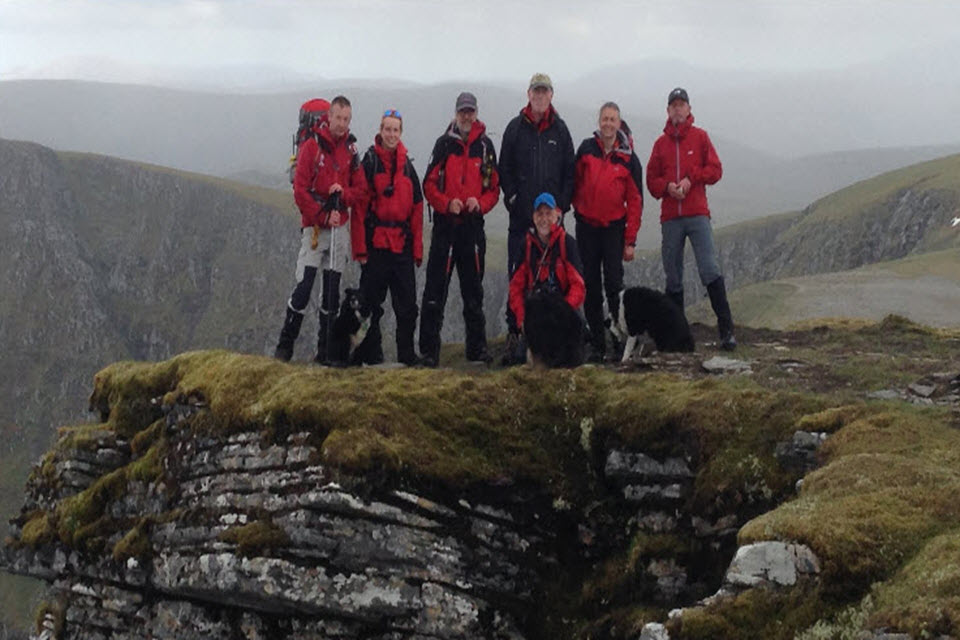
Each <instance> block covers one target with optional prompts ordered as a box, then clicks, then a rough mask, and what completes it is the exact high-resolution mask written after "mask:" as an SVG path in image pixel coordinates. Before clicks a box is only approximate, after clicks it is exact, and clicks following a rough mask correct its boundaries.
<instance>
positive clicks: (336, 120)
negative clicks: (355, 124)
mask: <svg viewBox="0 0 960 640" xmlns="http://www.w3.org/2000/svg"><path fill="white" fill-rule="evenodd" d="M352 117H353V115H352V110H351V109H350V107H344V106H342V105H339V104H335V105H333V106H332V107H330V133H332V134H333V137H334V138H342V137H343V136H345V135H346V133H347V131H349V130H350V119H351V118H352Z"/></svg>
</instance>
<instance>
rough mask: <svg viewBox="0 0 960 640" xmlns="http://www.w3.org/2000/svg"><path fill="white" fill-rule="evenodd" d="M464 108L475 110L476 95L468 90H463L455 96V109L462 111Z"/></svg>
mask: <svg viewBox="0 0 960 640" xmlns="http://www.w3.org/2000/svg"><path fill="white" fill-rule="evenodd" d="M464 109H473V110H474V111H476V110H477V96H475V95H473V94H472V93H470V92H469V91H464V92H463V93H461V94H460V95H458V96H457V111H463V110H464Z"/></svg>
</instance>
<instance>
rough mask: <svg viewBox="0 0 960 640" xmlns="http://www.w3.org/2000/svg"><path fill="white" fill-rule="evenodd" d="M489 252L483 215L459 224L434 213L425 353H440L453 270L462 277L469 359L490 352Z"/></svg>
mask: <svg viewBox="0 0 960 640" xmlns="http://www.w3.org/2000/svg"><path fill="white" fill-rule="evenodd" d="M486 252H487V237H486V234H485V233H484V231H483V219H482V218H476V217H469V218H465V219H464V220H463V221H462V222H460V223H456V224H455V223H453V222H451V221H449V220H447V219H446V218H445V217H444V216H443V215H436V216H434V223H433V231H432V232H431V235H430V255H429V256H428V257H427V281H426V283H425V284H424V287H423V304H422V308H423V316H422V317H421V319H420V353H421V354H423V355H424V356H433V357H434V358H436V357H438V356H439V354H440V329H441V328H442V327H443V313H444V309H445V307H446V304H447V292H448V290H449V288H450V279H451V278H452V277H453V269H456V270H457V276H458V277H459V278H460V295H461V296H462V297H463V322H464V326H465V327H466V332H467V337H466V355H467V360H476V359H478V358H480V357H481V356H483V354H484V353H485V352H486V350H487V321H486V318H485V317H484V314H483V271H484V264H485V262H484V261H485V255H486Z"/></svg>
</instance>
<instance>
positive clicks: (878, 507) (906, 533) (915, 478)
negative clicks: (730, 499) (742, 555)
mask: <svg viewBox="0 0 960 640" xmlns="http://www.w3.org/2000/svg"><path fill="white" fill-rule="evenodd" d="M822 453H823V455H824V457H825V459H826V461H827V463H828V464H827V465H826V466H824V467H823V468H821V469H819V470H817V471H815V472H813V473H812V474H810V475H808V476H807V478H806V479H805V481H804V485H803V490H802V492H801V494H800V496H799V497H798V498H797V499H795V500H792V501H790V502H788V503H785V504H783V505H781V506H780V507H778V508H777V509H776V510H774V511H772V512H770V513H767V514H764V515H763V516H760V517H759V518H757V519H755V520H753V521H751V522H750V523H748V524H747V525H746V526H745V527H744V528H743V529H741V531H740V535H739V539H740V542H741V543H747V542H753V541H756V540H768V539H779V540H796V541H800V542H803V543H805V544H807V545H809V546H810V547H811V548H812V549H813V550H814V552H815V553H817V555H818V556H819V557H820V559H821V562H822V569H823V575H824V579H825V582H826V584H828V585H834V587H835V588H836V589H838V590H841V591H845V592H846V593H847V597H849V596H850V595H855V594H857V593H863V590H864V589H866V587H867V586H869V585H870V584H871V583H873V582H875V581H878V580H884V579H886V578H888V577H889V576H890V575H891V574H892V573H893V572H894V571H896V570H897V568H899V567H900V566H901V565H902V564H903V563H904V561H906V560H907V559H909V558H910V557H912V556H913V555H915V554H916V553H917V552H918V551H919V550H920V548H921V547H922V546H923V545H924V544H925V542H926V541H927V540H929V539H930V538H931V537H933V536H937V535H940V534H941V533H944V532H945V531H949V530H952V529H954V528H956V527H958V526H960V502H958V501H957V500H956V496H957V494H958V492H960V472H958V471H957V469H958V468H960V432H958V431H957V430H955V429H952V428H950V427H949V426H948V420H947V419H946V414H945V413H944V412H943V411H918V410H908V409H906V408H899V409H896V410H893V409H890V408H887V407H875V408H873V409H872V412H871V413H870V414H868V415H864V416H863V417H861V418H860V419H858V420H855V421H854V422H852V423H851V424H849V425H847V426H846V427H844V428H843V429H841V430H840V431H838V432H837V433H836V434H834V435H833V436H832V437H831V438H830V439H829V440H827V442H826V444H825V445H824V447H823V449H822Z"/></svg>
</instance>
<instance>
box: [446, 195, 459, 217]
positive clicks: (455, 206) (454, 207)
mask: <svg viewBox="0 0 960 640" xmlns="http://www.w3.org/2000/svg"><path fill="white" fill-rule="evenodd" d="M447 211H449V212H450V213H452V214H454V215H459V214H460V212H461V211H463V201H462V200H460V198H454V199H453V200H451V201H450V204H449V205H447Z"/></svg>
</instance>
